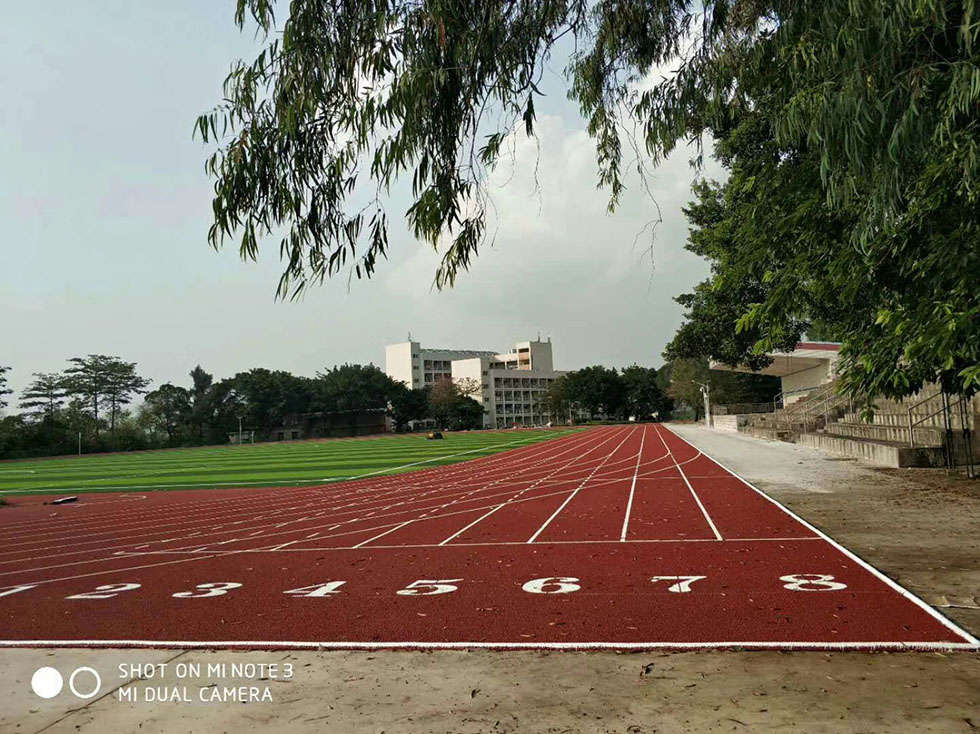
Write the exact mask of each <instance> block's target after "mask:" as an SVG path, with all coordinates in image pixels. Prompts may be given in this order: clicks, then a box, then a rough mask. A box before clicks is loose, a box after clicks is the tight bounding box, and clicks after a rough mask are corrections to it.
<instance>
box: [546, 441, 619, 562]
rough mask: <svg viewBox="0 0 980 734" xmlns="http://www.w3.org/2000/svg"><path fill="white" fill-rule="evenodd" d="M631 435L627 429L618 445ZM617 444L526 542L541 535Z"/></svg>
mask: <svg viewBox="0 0 980 734" xmlns="http://www.w3.org/2000/svg"><path fill="white" fill-rule="evenodd" d="M632 435H633V431H629V432H628V433H627V434H626V438H624V439H623V440H622V441H620V442H619V446H622V445H623V444H624V443H626V442H627V441H628V440H629V438H630V436H632ZM619 446H617V447H616V448H614V449H613V450H612V451H611V452H610V453H608V454H606V458H604V459H603V460H602V462H601V463H600V464H599V465H598V466H597V467H596V468H595V469H593V470H592V472H591V473H590V474H589V476H587V477H586V478H585V479H583V480H582V483H581V484H579V485H578V486H577V487H576V488H575V489H574V490H572V493H571V494H570V495H568V497H566V498H565V501H564V502H562V503H561V504H560V505H559V506H558V509H557V510H555V511H554V512H553V513H551V517H549V518H548V519H547V520H545V521H544V525H542V526H541V527H540V528H538V529H537V530H536V531H535V533H534V535H532V536H531V537H530V538H528V539H527V542H528V543H533V542H534V541H535V540H536V539H537V537H538V536H539V535H541V533H543V532H544V529H545V528H546V527H548V525H550V524H551V521H552V520H554V519H555V518H556V517H558V513H560V512H561V511H562V510H564V509H565V506H566V505H567V504H568V503H569V502H571V501H572V499H573V498H574V497H575V495H577V494H578V492H579V490H580V489H582V487H584V486H585V485H586V484H588V482H589V480H590V479H592V475H593V474H595V473H596V472H597V471H599V469H601V468H602V465H603V464H605V463H606V462H607V461H609V457H611V456H612V455H613V454H615V453H616V452H617V451H619Z"/></svg>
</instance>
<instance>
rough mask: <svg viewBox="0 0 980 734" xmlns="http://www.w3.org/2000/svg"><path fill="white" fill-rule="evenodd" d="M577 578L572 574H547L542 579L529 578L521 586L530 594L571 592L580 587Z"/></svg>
mask: <svg viewBox="0 0 980 734" xmlns="http://www.w3.org/2000/svg"><path fill="white" fill-rule="evenodd" d="M578 582H579V579H577V578H575V577H574V576H549V577H547V578H543V579H531V580H530V581H528V582H527V583H526V584H524V586H522V587H521V588H522V589H524V591H527V592H530V593H531V594H571V593H572V592H573V591H578V590H579V589H581V588H582V587H581V586H579V584H578Z"/></svg>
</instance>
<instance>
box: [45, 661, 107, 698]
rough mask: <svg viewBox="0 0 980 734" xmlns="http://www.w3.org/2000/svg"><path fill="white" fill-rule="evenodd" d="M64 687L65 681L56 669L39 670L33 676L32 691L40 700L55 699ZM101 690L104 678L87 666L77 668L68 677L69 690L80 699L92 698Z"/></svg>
mask: <svg viewBox="0 0 980 734" xmlns="http://www.w3.org/2000/svg"><path fill="white" fill-rule="evenodd" d="M89 686H91V688H89ZM64 687H65V679H64V678H63V677H62V675H61V673H59V672H58V670H57V669H56V668H51V667H47V666H45V667H43V668H38V669H37V670H35V671H34V675H32V676H31V690H32V691H34V693H35V694H36V695H37V696H39V697H40V698H54V697H55V696H57V695H58V694H59V693H61V690H62V689H63V688H64ZM101 688H102V677H101V676H100V675H99V673H98V671H96V670H95V668H90V667H88V666H87V665H83V666H82V667H80V668H75V670H73V671H72V673H71V675H70V676H68V689H69V690H70V691H71V692H72V693H73V694H75V696H76V697H78V698H82V699H85V698H92V696H94V695H96V694H97V693H98V692H99V691H100V690H101Z"/></svg>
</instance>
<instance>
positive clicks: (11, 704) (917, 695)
mask: <svg viewBox="0 0 980 734" xmlns="http://www.w3.org/2000/svg"><path fill="white" fill-rule="evenodd" d="M674 428H675V429H676V430H677V432H678V433H679V434H680V435H681V436H683V437H684V438H686V439H687V440H689V441H691V442H692V443H694V444H695V445H697V446H698V447H699V448H701V449H702V450H704V451H705V452H707V453H709V454H711V455H713V456H715V457H716V458H717V459H718V460H720V461H722V462H723V463H725V464H726V465H727V466H728V467H729V468H731V469H732V470H734V471H736V472H738V473H740V474H741V475H742V476H744V477H745V478H746V479H748V480H750V481H752V482H753V483H755V484H756V485H757V486H758V487H759V488H760V489H763V490H764V491H766V492H768V493H770V494H771V495H772V496H773V497H775V498H776V499H778V500H779V501H780V502H783V503H784V504H786V505H787V506H788V507H790V508H791V509H793V510H794V511H795V512H797V513H799V514H800V515H802V516H803V517H805V518H806V519H807V520H809V521H810V522H812V523H814V524H815V525H817V526H818V527H820V528H821V529H822V530H824V531H825V532H827V533H828V534H829V535H831V536H832V537H834V538H835V539H837V540H838V541H840V542H841V543H843V544H844V545H846V546H847V547H848V548H850V549H851V550H853V551H854V552H856V553H858V554H859V555H861V556H863V557H864V558H865V559H867V560H868V561H870V562H871V563H873V564H874V565H875V566H877V567H878V568H879V569H881V570H882V571H884V572H885V573H886V574H888V575H890V576H891V577H892V578H894V579H896V580H898V581H899V582H900V583H902V584H903V585H904V586H906V587H907V588H908V589H909V590H911V591H913V592H914V593H916V594H919V595H920V596H921V597H923V598H924V599H925V600H926V601H927V602H929V603H931V604H934V605H936V606H937V607H939V608H940V610H941V611H942V612H943V613H945V614H947V615H948V616H949V617H951V618H952V619H954V620H955V621H957V622H958V623H959V624H961V625H962V626H964V627H965V628H967V629H969V630H971V631H972V632H973V633H974V634H976V633H977V632H978V631H980V599H978V597H980V538H978V535H977V531H978V528H980V482H975V481H974V482H971V481H967V480H965V479H963V478H961V477H947V476H946V475H945V473H943V472H942V471H940V470H891V469H875V468H871V467H867V466H863V465H861V464H859V463H858V462H856V461H852V460H848V459H840V458H837V457H832V456H829V455H826V454H822V453H820V452H818V451H815V450H812V449H807V448H805V447H800V446H794V445H790V444H783V443H778V442H768V441H760V440H758V439H752V438H748V437H745V436H741V435H738V434H726V433H722V432H712V431H707V430H705V429H703V428H699V427H695V426H675V427H674ZM245 661H251V662H256V663H279V664H280V665H282V664H284V663H290V664H292V665H293V666H294V670H295V674H294V675H293V677H292V678H291V679H290V680H288V681H284V680H275V679H274V678H269V679H268V680H252V681H249V682H247V684H249V685H255V686H259V687H265V686H268V687H269V689H270V694H271V696H272V697H273V700H272V702H264V703H245V704H243V703H202V702H200V701H199V700H197V698H196V697H197V690H198V687H199V686H201V685H204V686H206V685H207V684H208V683H214V684H216V685H215V686H213V687H212V689H213V688H221V687H223V686H229V687H230V686H235V685H239V684H240V682H241V681H240V680H238V679H235V680H232V679H230V678H228V677H224V678H222V677H221V676H212V677H210V678H209V677H208V676H207V675H204V676H203V677H202V678H200V679H194V680H191V681H188V680H182V679H179V678H177V676H176V675H175V670H176V665H177V664H178V663H185V664H187V663H195V662H197V663H200V664H201V665H202V670H206V668H207V664H208V663H214V662H219V663H227V664H231V663H233V662H245ZM164 662H166V663H167V664H168V668H167V671H168V673H167V676H166V677H164V678H150V679H144V680H138V679H137V678H135V677H134V676H132V675H123V676H122V677H116V676H117V674H118V669H117V667H116V666H117V665H118V664H119V663H126V664H131V663H164ZM44 665H50V666H54V667H56V668H58V669H59V670H61V671H63V672H70V671H71V670H74V669H75V668H77V667H78V666H80V665H87V666H91V667H93V668H95V669H97V670H99V671H100V672H101V674H102V675H103V677H104V681H103V686H102V689H101V692H100V694H98V695H96V696H94V697H93V698H92V699H89V700H88V701H83V700H80V699H77V698H75V697H74V696H72V695H71V694H70V693H62V694H61V695H59V696H56V697H55V698H52V699H50V700H43V699H40V698H38V697H37V696H35V695H34V694H33V693H32V692H31V689H30V679H31V675H32V674H33V672H34V671H35V670H36V669H37V668H38V667H41V666H44ZM641 673H642V675H641ZM0 679H2V680H3V681H4V682H5V684H6V685H5V687H6V691H7V695H6V696H5V697H4V698H3V699H2V700H0V731H2V732H32V733H33V732H90V733H93V734H102V733H103V732H106V731H112V732H116V731H119V732H123V731H125V732H129V731H139V732H177V731H179V732H184V731H193V732H198V731H201V732H205V731H206V732H234V733H235V734H245V733H247V732H256V731H265V730H270V731H277V732H279V731H281V732H293V731H303V732H305V731H310V732H313V731H316V732H555V733H558V732H632V733H640V732H643V733H647V732H707V731H717V732H728V731H735V732H738V731H793V732H885V731H888V732H906V731H908V732H913V731H914V732H973V731H975V730H976V729H977V728H980V655H978V654H976V653H942V654H940V653H921V652H920V653H882V652H879V653H822V652H792V653H790V652H737V651H713V652H684V653H663V652H657V653H652V654H651V653H643V652H638V653H632V654H629V653H623V654H617V653H584V652H583V653H579V652H565V653H561V652H493V651H474V652H465V651H441V652H384V653H381V652H308V653H306V652H277V653H268V652H248V653H244V652H239V653H235V652H225V651H215V652H211V651H204V652H202V651H179V650H145V651H133V650H2V651H0ZM189 683H190V684H192V685H188V684H189ZM85 685H88V684H87V683H86V684H85ZM185 685H186V686H187V687H189V688H190V689H191V694H192V697H194V698H195V700H193V701H192V702H190V703H181V702H157V703H147V702H145V701H144V700H142V699H145V697H146V695H148V694H147V693H146V690H147V689H157V690H159V691H161V692H166V691H170V690H172V689H173V688H174V687H177V688H180V687H182V686H185ZM120 686H133V687H134V696H135V697H136V698H137V699H141V700H139V701H137V702H132V703H130V702H124V701H120V700H119V692H118V690H117V689H118V688H119V687H120ZM80 687H81V683H80ZM209 690H211V689H209Z"/></svg>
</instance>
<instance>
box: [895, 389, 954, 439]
mask: <svg viewBox="0 0 980 734" xmlns="http://www.w3.org/2000/svg"><path fill="white" fill-rule="evenodd" d="M944 395H945V393H943V392H939V393H936V394H935V395H930V396H929V397H928V398H924V399H923V400H920V401H918V402H916V403H913V404H912V405H910V406H909V407H908V417H909V448H913V449H914V448H915V431H914V429H915V427H916V426H917V425H919V424H921V423H925V422H926V421H927V420H929V419H930V418H933V417H935V416H937V415H939V414H940V413H945V414H946V415H947V416H948V417H947V418H946V421H947V422H949V419H950V418H951V417H952V416H953V415H954V413H953V412H952V408H953V407H954V406H956V405H959V404H960V403H962V402H963V401H964V400H966V397H965V396H963V395H960V396H959V397H958V398H957V399H956V401H955V402H952V403H950V402H948V400H944V401H943V404H942V405H940V406H939V408H938V409H937V410H934V411H932V412H931V413H929V414H928V415H924V416H922V417H921V418H919V420H917V421H913V420H912V409H913V408H916V407H918V406H920V405H922V404H923V403H927V402H929V401H930V400H934V399H935V398H938V397H943V396H944ZM962 420H963V419H962V417H961V418H960V422H962ZM961 428H962V426H961ZM947 430H952V424H950V426H949V428H947Z"/></svg>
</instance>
